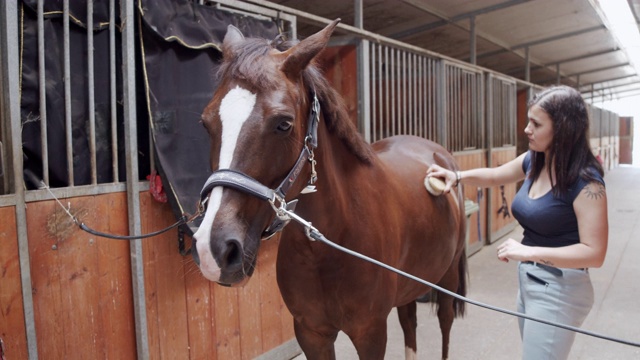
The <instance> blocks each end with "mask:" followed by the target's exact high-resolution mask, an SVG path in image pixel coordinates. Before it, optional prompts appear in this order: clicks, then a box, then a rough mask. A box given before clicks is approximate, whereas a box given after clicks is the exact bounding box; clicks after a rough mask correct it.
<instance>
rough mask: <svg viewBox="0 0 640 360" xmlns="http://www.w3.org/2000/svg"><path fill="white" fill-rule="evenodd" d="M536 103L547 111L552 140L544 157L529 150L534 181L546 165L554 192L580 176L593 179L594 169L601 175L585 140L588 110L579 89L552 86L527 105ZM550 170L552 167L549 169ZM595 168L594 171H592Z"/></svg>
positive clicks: (602, 174) (570, 183)
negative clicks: (551, 127) (546, 155)
mask: <svg viewBox="0 0 640 360" xmlns="http://www.w3.org/2000/svg"><path fill="white" fill-rule="evenodd" d="M534 105H538V106H539V107H540V108H541V109H542V110H544V112H546V113H547V115H549V117H550V118H551V121H552V123H553V141H552V142H551V145H550V148H549V151H548V154H549V159H545V153H544V152H538V151H531V153H532V154H531V155H532V156H531V174H530V175H529V176H531V177H532V179H533V181H535V180H536V179H537V178H538V177H539V176H540V173H541V171H542V169H543V167H544V166H545V165H546V167H547V172H548V173H549V179H550V180H551V183H552V184H553V178H552V177H551V174H552V173H555V176H556V183H555V185H554V186H553V194H554V195H555V196H560V195H564V194H566V193H567V191H568V189H569V187H570V186H571V185H572V184H573V183H575V182H576V181H577V180H578V177H581V178H582V179H584V180H585V181H589V182H591V181H595V180H596V174H595V171H597V172H598V173H599V174H600V176H604V171H603V169H602V166H601V165H600V162H598V160H597V159H596V157H595V156H594V155H593V153H592V152H591V146H590V144H589V112H588V110H587V105H586V104H585V102H584V99H582V96H581V95H580V93H579V92H578V91H577V90H575V89H573V88H571V87H568V86H553V87H550V88H548V89H546V90H544V91H542V92H540V93H539V94H537V95H536V96H535V97H534V98H533V99H531V101H529V107H531V106H534ZM552 170H553V171H552ZM594 170H595V171H594Z"/></svg>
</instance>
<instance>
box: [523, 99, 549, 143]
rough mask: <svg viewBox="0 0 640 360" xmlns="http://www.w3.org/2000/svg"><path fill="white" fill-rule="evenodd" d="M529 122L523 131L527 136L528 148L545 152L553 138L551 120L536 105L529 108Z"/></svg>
mask: <svg viewBox="0 0 640 360" xmlns="http://www.w3.org/2000/svg"><path fill="white" fill-rule="evenodd" d="M528 116H529V123H528V124H527V127H526V128H525V129H524V133H525V134H527V137H528V138H529V149H531V150H533V151H538V152H545V153H546V152H547V151H548V150H549V147H550V146H551V141H552V140H553V121H552V120H551V118H550V117H549V115H548V114H547V113H546V112H545V111H544V110H542V108H541V107H540V106H538V105H533V106H532V107H531V108H529V113H528Z"/></svg>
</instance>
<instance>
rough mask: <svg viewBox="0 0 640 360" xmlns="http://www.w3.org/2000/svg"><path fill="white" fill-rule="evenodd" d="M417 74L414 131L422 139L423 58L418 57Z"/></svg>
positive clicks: (423, 117)
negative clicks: (415, 124) (416, 126)
mask: <svg viewBox="0 0 640 360" xmlns="http://www.w3.org/2000/svg"><path fill="white" fill-rule="evenodd" d="M417 60H418V65H417V66H418V69H417V71H418V74H417V86H416V87H417V94H416V98H417V101H416V106H417V107H418V109H417V110H418V114H417V116H416V117H417V125H418V129H417V131H416V135H417V136H421V137H424V119H425V116H424V103H425V101H424V100H425V99H424V91H423V86H424V85H423V84H424V80H423V79H424V57H423V56H420V57H418V59H417Z"/></svg>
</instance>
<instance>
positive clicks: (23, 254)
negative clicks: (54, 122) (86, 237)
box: [0, 0, 38, 360]
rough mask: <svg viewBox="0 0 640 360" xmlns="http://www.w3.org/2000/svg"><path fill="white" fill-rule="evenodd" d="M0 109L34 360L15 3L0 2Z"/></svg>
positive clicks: (32, 358) (35, 347) (32, 359)
mask: <svg viewBox="0 0 640 360" xmlns="http://www.w3.org/2000/svg"><path fill="white" fill-rule="evenodd" d="M0 16H1V19H0V47H1V48H0V88H1V89H2V91H1V92H0V96H1V97H2V101H1V104H2V106H1V107H0V112H1V114H2V115H1V116H2V117H3V118H4V120H5V121H7V122H8V124H10V127H11V129H10V132H11V135H10V136H9V139H8V141H10V144H11V145H10V146H11V150H10V153H11V157H12V167H13V173H12V174H13V179H12V184H11V185H12V187H13V190H14V193H15V195H14V198H15V204H16V205H15V216H16V232H17V237H18V257H19V262H20V282H21V286H22V306H23V311H24V321H25V332H26V334H25V335H26V340H27V353H28V356H29V359H30V360H37V359H38V341H37V336H36V327H35V316H34V306H33V288H32V287H31V264H30V259H29V238H28V234H27V212H26V205H25V201H24V196H25V189H24V186H22V183H23V171H24V169H23V162H22V156H23V154H22V124H21V119H20V88H19V84H20V46H19V44H18V36H16V34H19V33H20V29H19V25H18V1H16V0H8V1H0Z"/></svg>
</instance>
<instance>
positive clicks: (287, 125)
mask: <svg viewBox="0 0 640 360" xmlns="http://www.w3.org/2000/svg"><path fill="white" fill-rule="evenodd" d="M292 125H293V123H292V122H291V120H287V121H282V122H280V123H279V124H278V131H281V132H287V131H289V130H290V129H291V126H292Z"/></svg>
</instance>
